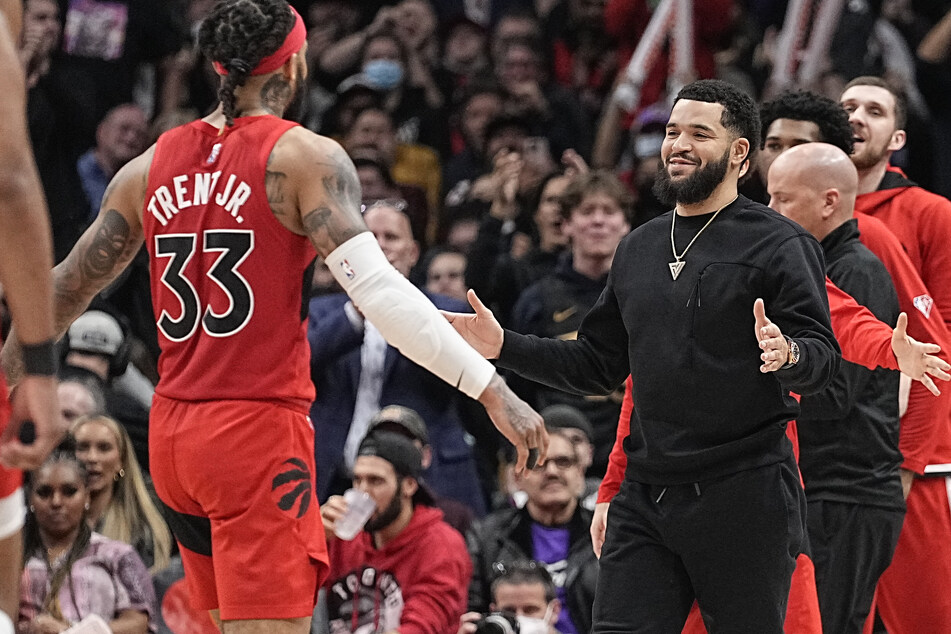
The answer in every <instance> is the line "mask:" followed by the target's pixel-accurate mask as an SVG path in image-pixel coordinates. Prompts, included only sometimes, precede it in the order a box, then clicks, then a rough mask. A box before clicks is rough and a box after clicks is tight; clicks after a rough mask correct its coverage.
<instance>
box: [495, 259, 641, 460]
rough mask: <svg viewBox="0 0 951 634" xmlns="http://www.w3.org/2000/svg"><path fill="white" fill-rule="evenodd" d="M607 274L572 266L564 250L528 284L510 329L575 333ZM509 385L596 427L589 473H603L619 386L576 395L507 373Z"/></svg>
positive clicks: (533, 401)
mask: <svg viewBox="0 0 951 634" xmlns="http://www.w3.org/2000/svg"><path fill="white" fill-rule="evenodd" d="M607 277H608V276H607V275H604V276H603V277H600V278H598V279H592V278H590V277H588V276H587V275H584V274H582V273H579V272H578V271H576V270H575V269H574V267H573V266H572V258H571V254H570V253H563V254H562V255H561V257H560V258H559V259H558V264H557V266H556V267H555V270H554V271H553V272H551V273H549V274H548V275H546V276H544V277H543V278H541V279H540V280H538V281H537V282H535V283H534V284H532V285H531V286H529V287H528V288H527V289H525V291H524V292H523V293H522V294H521V296H520V297H519V298H518V302H517V303H516V304H515V308H514V309H513V311H512V322H511V323H512V325H511V328H512V330H514V331H516V332H520V333H522V334H532V335H538V336H539V337H553V338H556V339H575V338H576V337H577V335H578V328H579V327H580V326H581V320H582V319H583V318H584V316H585V315H586V314H588V311H589V310H591V308H592V307H593V306H594V305H595V304H596V303H597V302H598V298H599V297H600V296H601V293H602V292H603V291H604V287H605V285H606V284H607ZM508 383H509V385H511V386H512V389H513V390H515V392H516V393H517V394H518V395H519V396H521V397H522V398H523V399H525V400H526V401H527V402H528V403H529V404H530V405H532V406H533V407H534V408H535V409H536V410H537V411H539V412H540V411H541V410H543V409H545V408H546V407H548V406H549V405H558V404H562V405H571V406H572V407H576V408H578V409H579V410H580V411H581V412H582V413H583V414H584V415H585V417H586V418H587V419H588V421H589V422H590V423H591V426H592V427H593V428H594V438H592V439H591V440H592V443H593V444H594V463H593V464H592V466H591V469H590V471H589V475H598V476H601V475H604V471H605V469H606V468H607V464H608V456H609V455H610V454H611V448H612V447H614V440H615V437H616V436H617V419H618V416H619V415H620V413H621V401H623V400H624V391H623V389H618V390H615V391H613V392H611V393H610V394H607V395H604V396H602V395H595V396H579V395H577V394H572V393H569V392H564V391H562V390H556V389H552V388H550V387H547V386H544V385H541V384H539V383H536V382H534V381H529V380H527V379H523V378H521V377H518V376H512V377H510V378H508Z"/></svg>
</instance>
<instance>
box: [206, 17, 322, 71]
mask: <svg viewBox="0 0 951 634" xmlns="http://www.w3.org/2000/svg"><path fill="white" fill-rule="evenodd" d="M288 7H289V8H290V10H291V12H292V13H293V14H294V27H293V28H292V29H291V32H290V33H288V34H287V37H286V38H284V43H283V44H281V47H280V48H279V49H277V50H276V51H274V52H273V53H271V54H270V55H268V56H267V57H265V58H264V59H262V60H261V61H260V62H258V65H257V66H255V67H254V68H252V69H251V73H250V74H251V75H266V74H267V73H273V72H274V71H276V70H277V69H278V68H280V67H281V66H283V65H284V64H286V63H287V60H289V59H290V58H291V56H292V55H294V53H296V52H297V51H299V50H300V49H301V47H302V46H303V45H304V42H306V41H307V27H306V26H304V19H303V18H302V17H300V14H299V13H298V12H297V11H296V10H295V9H294V7H291V6H290V5H288ZM212 64H213V65H214V67H215V70H216V71H217V72H218V74H219V75H227V74H228V71H227V69H226V68H225V67H224V66H222V65H221V62H217V61H216V62H212Z"/></svg>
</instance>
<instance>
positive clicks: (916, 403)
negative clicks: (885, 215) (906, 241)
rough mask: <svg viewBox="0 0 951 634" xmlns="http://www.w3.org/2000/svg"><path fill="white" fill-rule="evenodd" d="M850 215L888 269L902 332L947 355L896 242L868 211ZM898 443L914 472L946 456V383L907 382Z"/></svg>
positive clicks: (949, 447)
mask: <svg viewBox="0 0 951 634" xmlns="http://www.w3.org/2000/svg"><path fill="white" fill-rule="evenodd" d="M856 220H858V223H859V233H860V235H859V239H860V240H861V241H862V243H863V244H864V245H865V246H866V247H868V248H869V250H870V251H871V252H872V253H874V254H875V255H876V256H877V257H878V259H879V260H881V261H882V264H884V265H885V268H886V269H887V270H888V273H889V275H891V278H892V282H893V283H894V284H895V290H896V291H897V292H898V303H899V305H900V306H901V310H902V312H904V313H905V314H907V315H908V334H909V335H911V336H912V337H914V338H915V339H917V340H918V341H928V342H931V343H936V344H938V345H939V346H941V350H942V353H941V356H943V357H944V358H945V359H947V357H948V352H949V351H951V347H949V346H951V334H949V332H948V327H947V325H946V324H945V322H944V319H943V318H942V315H941V312H940V311H939V310H938V308H937V307H936V306H934V302H933V301H932V299H931V294H930V293H929V292H928V288H927V286H926V285H925V283H924V281H922V279H921V276H919V275H918V271H917V270H915V266H914V264H912V261H911V259H910V258H909V257H908V254H907V253H905V249H903V248H902V245H901V242H899V240H898V238H896V237H895V234H893V233H892V232H891V231H889V229H888V227H886V226H885V224H884V223H883V222H881V221H880V220H878V219H877V218H875V217H874V216H869V215H857V216H856ZM836 335H837V336H838V332H836ZM889 352H890V348H889ZM898 448H899V449H900V450H901V453H902V456H903V457H904V462H903V463H902V467H904V468H905V469H908V470H910V471H914V472H915V473H918V474H921V473H924V469H925V467H926V466H927V465H929V464H936V463H937V464H944V463H948V462H951V390H947V389H946V390H944V391H943V392H942V394H941V396H937V397H936V396H934V395H933V394H932V393H931V392H929V391H928V388H926V387H925V386H924V385H922V384H921V383H920V382H918V381H915V382H914V383H912V386H911V394H910V395H909V397H908V409H907V411H906V412H905V415H904V416H902V419H901V428H900V432H899V436H898Z"/></svg>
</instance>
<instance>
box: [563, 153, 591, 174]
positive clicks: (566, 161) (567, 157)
mask: <svg viewBox="0 0 951 634" xmlns="http://www.w3.org/2000/svg"><path fill="white" fill-rule="evenodd" d="M561 164H562V166H563V167H564V168H565V176H567V177H568V178H577V177H578V176H580V175H582V174H587V173H588V172H590V171H591V168H590V167H589V166H588V163H587V162H586V161H585V160H584V159H583V158H581V155H580V154H578V153H577V152H575V151H574V150H573V149H572V148H568V149H567V150H565V151H564V152H562V154H561Z"/></svg>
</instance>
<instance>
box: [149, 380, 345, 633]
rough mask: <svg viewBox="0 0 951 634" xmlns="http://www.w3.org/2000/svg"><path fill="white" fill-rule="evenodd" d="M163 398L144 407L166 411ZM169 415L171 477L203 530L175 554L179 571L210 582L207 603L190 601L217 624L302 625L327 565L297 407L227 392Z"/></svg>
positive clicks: (307, 428) (309, 431) (247, 627)
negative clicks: (224, 397)
mask: <svg viewBox="0 0 951 634" xmlns="http://www.w3.org/2000/svg"><path fill="white" fill-rule="evenodd" d="M167 401H168V399H160V400H159V401H158V402H157V403H156V404H153V414H154V413H155V410H156V405H157V406H158V410H159V412H158V413H159V414H160V415H163V416H164V415H166V414H167V413H168V412H167V410H169V409H171V408H169V407H166V406H167V405H169V403H167ZM176 407H177V405H176ZM175 418H177V419H178V420H179V421H180V422H179V423H178V424H176V425H175V426H174V431H173V437H174V443H173V444H174V445H175V446H176V447H177V449H176V451H175V456H174V464H175V465H176V474H175V475H176V479H177V480H178V482H180V483H181V484H180V486H181V490H182V491H183V492H184V493H185V494H186V495H187V498H188V499H190V500H193V501H194V502H195V503H196V504H197V505H198V506H199V507H200V508H201V515H203V516H204V518H205V521H206V522H207V523H206V524H205V527H202V529H201V532H203V533H204V532H205V531H207V534H208V535H209V536H210V551H204V552H203V551H202V549H201V548H200V546H202V545H203V542H204V540H199V541H198V543H196V544H194V546H195V547H194V548H190V549H187V550H185V551H183V555H182V561H183V563H184V565H185V576H186V578H188V577H189V574H190V569H191V570H195V571H197V574H198V575H199V576H203V577H204V576H207V575H210V578H206V579H203V580H202V583H201V584H200V585H201V586H203V588H204V589H205V591H207V588H209V587H211V588H214V599H213V604H209V602H208V601H204V600H203V601H201V604H199V603H198V602H196V603H195V607H196V608H199V609H207V610H211V609H217V610H218V616H219V618H220V620H221V622H222V631H226V632H227V631H239V632H244V631H249V632H254V631H289V632H290V631H298V629H299V628H301V627H304V628H306V627H307V626H308V624H309V620H310V616H311V614H312V613H313V610H314V604H315V601H316V596H317V590H318V589H319V587H320V582H321V581H322V580H323V577H324V575H326V571H327V553H326V541H325V538H324V535H323V525H322V522H321V520H320V514H319V509H318V505H317V499H316V497H315V495H314V482H313V479H314V475H313V474H314V452H313V428H312V426H311V425H310V422H309V420H308V419H307V416H306V414H304V413H301V412H299V411H295V410H292V409H289V408H286V407H282V406H276V405H273V404H269V403H263V402H250V401H243V402H235V401H229V402H204V403H190V404H187V405H186V406H185V408H184V410H182V411H179V412H177V413H176V415H175ZM262 448H263V450H262ZM154 451H155V450H154V449H153V453H154ZM209 456H215V459H213V460H209ZM156 488H159V486H158V484H157V485H156ZM177 510H179V511H181V510H185V511H186V512H188V511H187V509H182V508H181V507H179V508H178V509H177ZM197 523H198V520H197V519H195V518H192V524H195V525H197ZM179 530H180V531H181V530H182V527H179ZM179 541H180V542H183V540H182V539H181V538H180V539H179ZM183 543H184V542H183ZM184 545H185V546H189V544H184ZM192 587H193V584H192V583H191V582H189V588H190V589H191V588H192ZM287 628H290V629H287Z"/></svg>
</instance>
